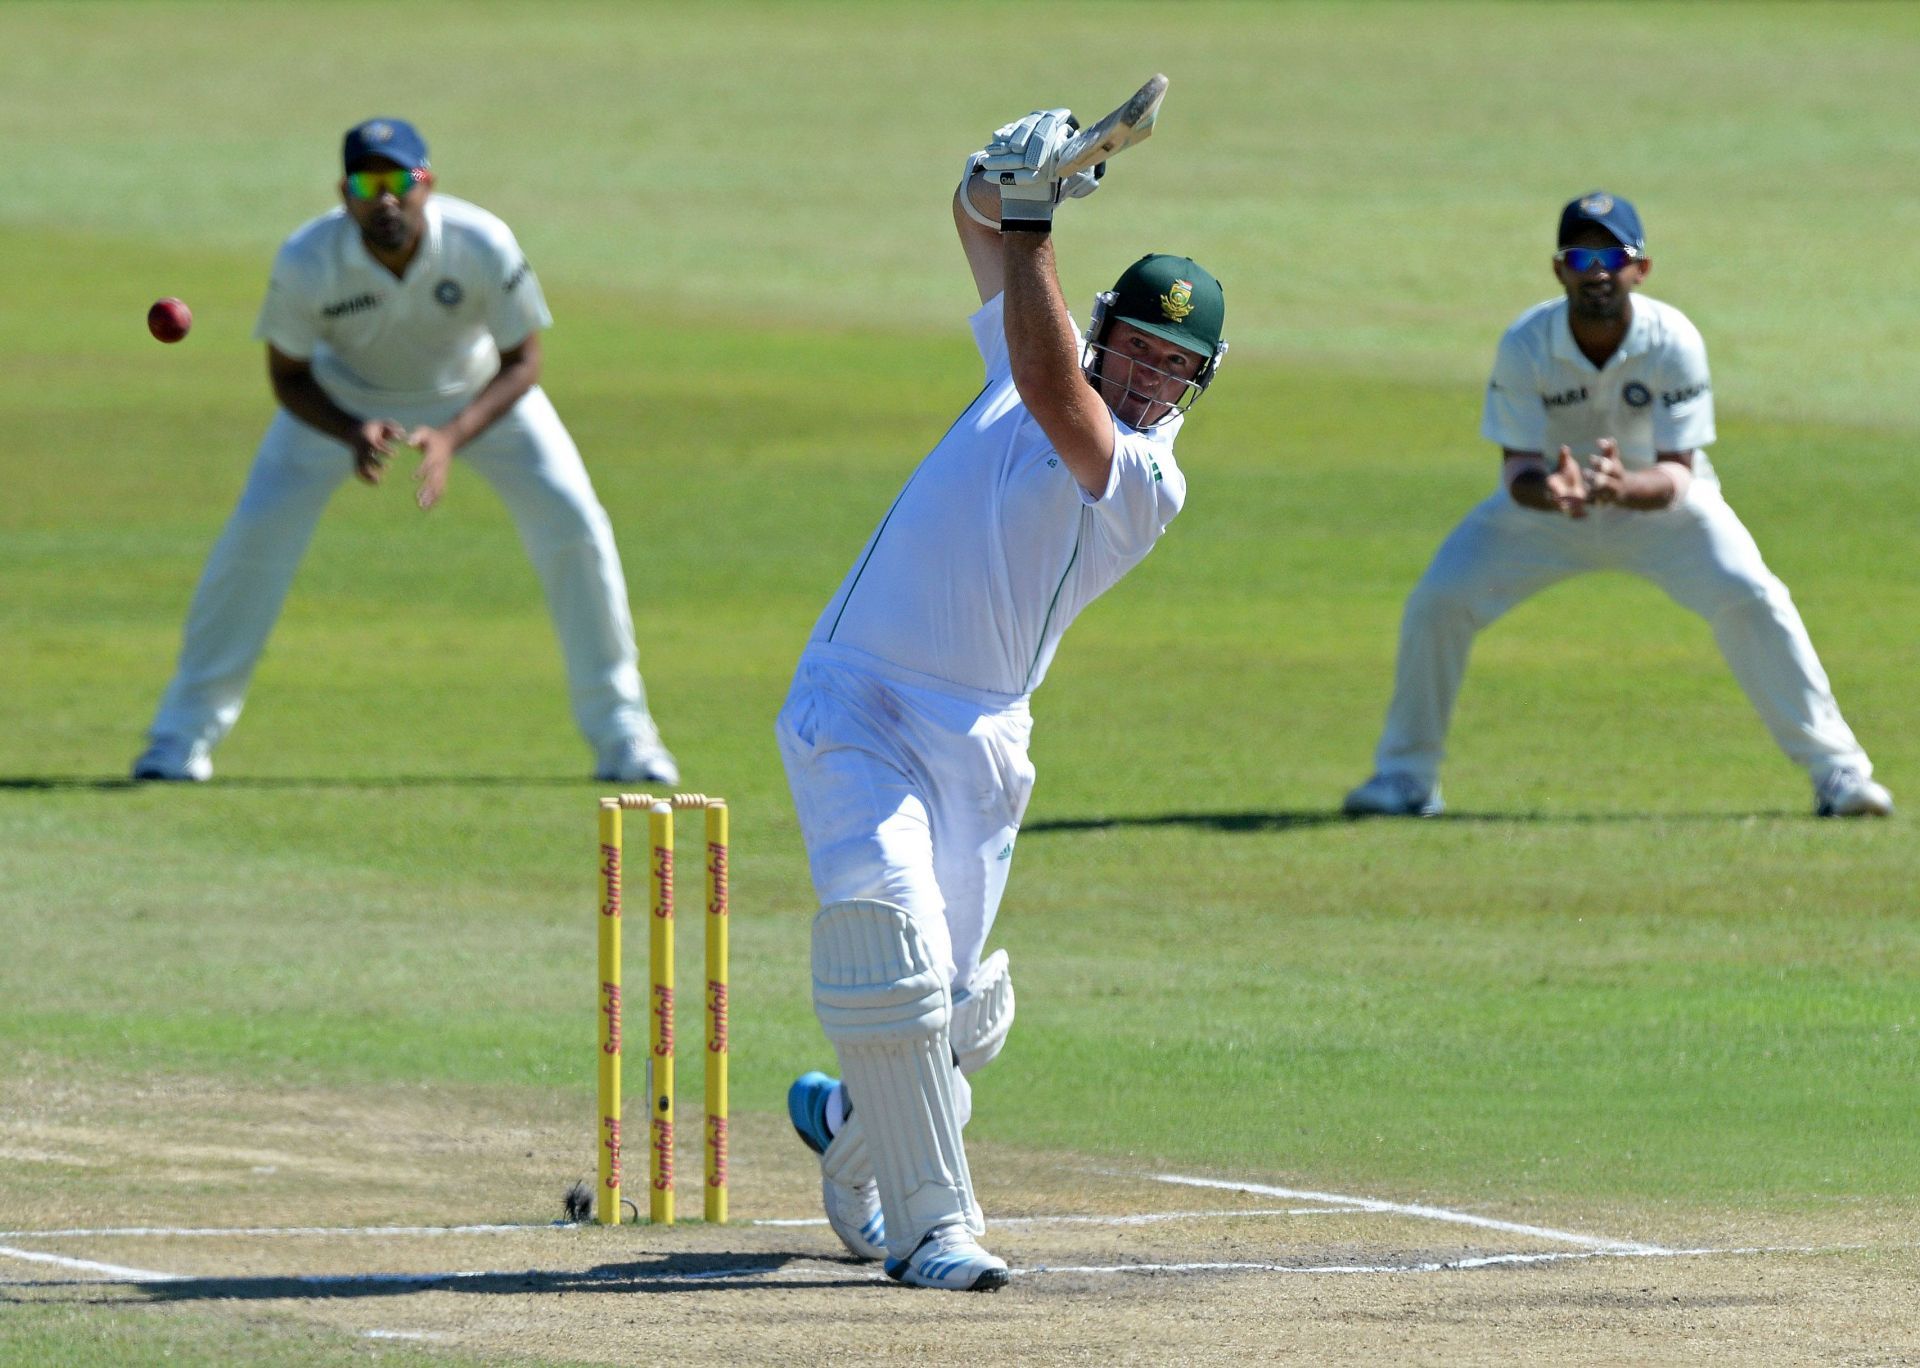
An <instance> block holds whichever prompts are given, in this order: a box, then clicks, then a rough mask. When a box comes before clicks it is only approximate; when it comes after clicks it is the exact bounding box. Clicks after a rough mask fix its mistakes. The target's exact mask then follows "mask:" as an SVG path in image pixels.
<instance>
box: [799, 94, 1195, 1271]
mask: <svg viewBox="0 0 1920 1368" xmlns="http://www.w3.org/2000/svg"><path fill="white" fill-rule="evenodd" d="M1102 126H1104V124H1103V125H1102ZM1075 129H1076V125H1075V123H1074V121H1073V119H1072V117H1071V115H1070V114H1069V112H1068V111H1067V110H1065V109H1048V110H1037V111H1035V112H1033V113H1031V114H1028V115H1027V116H1026V117H1025V118H1022V119H1018V120H1015V121H1014V122H1012V123H1009V124H1007V125H1005V126H1004V127H1002V128H1000V129H998V130H997V131H996V132H995V133H994V135H993V137H992V139H991V140H990V141H989V142H988V143H987V145H986V147H985V148H984V149H983V150H981V151H979V152H976V153H974V154H973V155H972V156H971V157H969V158H968V159H967V163H966V170H965V173H964V175H963V176H962V179H961V182H960V185H959V187H958V189H957V191H956V192H955V195H954V200H953V215H954V223H955V225H956V227H957V228H958V230H959V234H960V244H961V247H962V249H963V250H964V252H965V254H966V259H967V264H968V266H969V267H970V269H971V270H972V273H973V280H974V284H975V286H976V287H977V288H978V291H979V297H980V308H979V310H978V311H977V312H976V313H975V314H974V315H973V316H972V318H971V319H970V320H969V322H970V326H971V328H972V331H973V339H974V343H975V345H976V346H977V347H978V348H979V351H980V359H981V362H982V365H983V369H984V385H983V387H982V388H981V390H980V393H979V394H978V395H977V396H976V397H975V398H974V400H973V402H972V403H971V404H969V405H968V406H967V408H966V410H965V411H964V412H963V413H961V414H960V416H959V417H958V418H957V419H955V420H954V422H953V425H952V426H951V427H950V428H949V429H948V430H947V433H946V435H945V436H944V437H942V438H941V439H940V441H939V443H938V445H936V446H935V447H934V449H933V451H932V452H931V453H930V454H929V455H928V456H927V457H926V458H925V459H924V460H923V461H921V462H920V464H919V466H918V468H917V469H915V470H914V472H913V474H912V475H911V476H910V477H909V478H908V480H907V482H906V486H905V488H904V489H902V491H901V492H900V494H899V496H898V497H897V498H896V499H895V500H894V503H893V506H892V507H891V508H890V509H889V510H888V511H887V513H886V515H885V516H884V517H883V518H882V519H881V521H880V525H879V527H878V528H876V529H875V531H874V532H873V534H872V536H871V537H869V538H868V540H867V543H866V545H865V546H864V547H863V548H862V549H861V551H860V553H859V555H858V556H857V557H856V558H855V559H854V562H853V565H852V568H851V569H850V570H849V571H848V573H847V575H846V578H845V580H844V581H843V582H842V583H841V585H840V588H839V590H838V591H837V592H836V593H835V594H834V595H833V597H832V599H831V600H830V601H829V602H828V604H827V607H826V611H825V612H823V613H822V614H821V615H820V619H819V621H818V623H817V624H816V625H815V627H814V629H813V633H812V636H811V637H810V638H809V640H808V642H807V645H806V648H805V650H804V651H803V653H802V655H801V657H800V662H799V668H798V670H797V671H796V673H795V675H794V680H793V686H792V690H791V692H790V693H789V694H788V696H787V700H786V704H785V706H784V707H783V709H782V710H781V713H780V717H779V721H778V725H777V732H778V737H779V743H780V750H781V756H782V759H783V760H784V762H785V765H786V770H787V777H788V780H789V782H790V784H791V786H792V789H793V798H794V805H795V807H796V809H797V811H798V815H799V824H800V830H801V834H802V837H803V838H804V840H805V842H806V846H807V853H808V859H809V862H810V868H811V873H812V878H813V884H814V889H815V892H816V893H817V895H818V897H819V900H820V911H819V913H818V915H817V917H816V918H815V920H814V924H813V955H812V960H813V998H814V1009H815V1012H816V1014H817V1015H818V1017H819V1019H820V1025H821V1028H822V1029H823V1030H824V1032H825V1033H826V1036H827V1038H828V1040H830V1041H831V1042H832V1043H833V1046H834V1049H835V1051H836V1053H837V1054H838V1056H839V1062H840V1071H841V1075H842V1078H843V1079H844V1082H842V1081H838V1080H835V1079H833V1078H830V1077H828V1076H827V1075H826V1074H824V1073H808V1074H805V1075H803V1076H802V1077H801V1078H799V1079H798V1080H797V1081H796V1082H795V1083H794V1084H793V1086H792V1088H791V1090H790V1091H789V1094H788V1110H789V1113H790V1115H791V1118H792V1120H793V1123H794V1127H795V1129H796V1130H797V1131H798V1132H799V1134H800V1137H801V1139H802V1140H804V1141H805V1142H806V1143H807V1144H808V1146H809V1147H811V1148H812V1149H813V1150H814V1151H815V1152H817V1153H818V1154H819V1155H820V1163H821V1171H822V1178H823V1181H822V1194H823V1198H824V1201H825V1205H826V1214H827V1218H828V1220H829V1222H830V1224H831V1225H832V1227H833V1229H834V1231H835V1232H836V1233H837V1234H838V1235H839V1236H840V1238H841V1240H842V1241H843V1242H844V1243H845V1244H846V1246H847V1248H848V1249H850V1250H852V1251H853V1252H854V1253H855V1254H856V1255H859V1256H862V1257H866V1258H874V1259H884V1260H885V1268H886V1271H887V1273H888V1274H889V1275H890V1276H892V1277H893V1278H895V1279H896V1280H898V1281H900V1282H903V1283H906V1284H909V1285H912V1286H917V1287H934V1288H945V1289H950V1290H956V1291H992V1290H994V1289H997V1288H999V1287H1002V1286H1004V1285H1005V1284H1006V1282H1007V1278H1008V1272H1007V1265H1006V1263H1005V1262H1004V1261H1003V1260H1001V1259H999V1258H996V1257H995V1256H994V1255H992V1254H990V1253H988V1252H987V1251H986V1250H985V1249H984V1248H982V1247H981V1244H980V1240H981V1238H982V1237H983V1236H984V1235H985V1233H986V1223H985V1220H984V1218H983V1216H982V1214H981V1210H980V1207H979V1205H978V1203H977V1202H976V1201H975V1200H974V1193H973V1182H972V1179H971V1177H970V1175H969V1173H968V1168H967V1156H966V1150H965V1147H964V1146H963V1144H962V1143H961V1127H962V1126H964V1125H965V1124H966V1121H967V1118H968V1116H969V1114H970V1111H971V1091H970V1084H969V1081H968V1080H969V1077H970V1076H971V1075H973V1074H975V1073H977V1072H978V1071H979V1070H980V1069H981V1068H983V1067H984V1066H985V1065H987V1064H988V1063H990V1062H991V1061H992V1060H993V1058H994V1057H995V1056H996V1055H997V1054H998V1053H999V1051H1000V1049H1001V1047H1002V1045H1003V1044H1004V1043H1005V1041H1006V1037H1007V1031H1008V1028H1009V1026H1010V1025H1011V1024H1012V1020H1013V1007H1014V1001H1013V987H1012V982H1011V980H1010V978H1009V977H1008V966H1007V956H1006V952H1005V951H999V952H996V953H995V954H993V955H991V956H988V955H986V953H985V949H986V942H987V937H988V933H989V932H990V931H991V930H992V927H993V920H994V915H995V913H996V912H997V910H998V909H999V906H1000V899H1001V895H1002V893H1003V891H1004V890H1005V888H1006V882H1007V872H1008V869H1009V867H1010V864H1011V860H1012V857H1013V850H1014V843H1015V840H1016V838H1017V836H1018V833H1019V830H1020V822H1021V817H1022V815H1023V814H1024V812H1025V811H1026V806H1027V799H1028V797H1029V795H1030V794H1031V792H1032V787H1033V779H1034V770H1033V765H1032V764H1031V762H1030V761H1029V760H1028V756H1027V748H1028V741H1029V738H1030V735H1031V731H1032V726H1033V722H1032V715H1031V713H1030V712H1029V709H1028V701H1029V699H1030V698H1031V697H1032V695H1033V692H1034V690H1036V689H1037V688H1039V686H1040V683H1041V681H1042V680H1043V679H1044V678H1045V677H1046V673H1047V667H1048V665H1049V664H1050V663H1051V662H1052V660H1053V657H1054V652H1055V651H1056V650H1057V649H1058V648H1059V645H1060V638H1061V636H1062V635H1063V634H1064V633H1065V632H1066V630H1067V627H1068V625H1069V624H1070V623H1071V622H1072V621H1073V620H1074V618H1075V617H1076V616H1077V615H1078V614H1079V613H1080V611H1081V610H1082V609H1083V608H1085V607H1086V606H1087V605H1088V604H1089V603H1091V602H1092V601H1093V600H1094V599H1095V598H1097V597H1099V596H1100V594H1102V593H1103V592H1105V591H1106V590H1107V589H1108V588H1110V587H1111V586H1112V585H1113V584H1115V583H1116V582H1117V581H1118V580H1119V579H1120V578H1121V577H1122V576H1123V575H1125V574H1126V573H1127V572H1128V571H1129V570H1131V569H1132V568H1133V567H1134V566H1135V565H1137V564H1139V563H1140V561H1141V560H1142V559H1143V558H1144V557H1145V556H1146V554H1147V553H1148V552H1149V551H1150V550H1152V549H1153V545H1154V543H1155V541H1157V540H1158V539H1159V537H1160V535H1161V533H1163V532H1164V531H1165V530H1166V528H1167V525H1168V523H1170V522H1171V521H1172V520H1173V518H1174V515H1175V514H1177V513H1178V512H1179V511H1180V507H1181V504H1182V503H1183V501H1184V500H1185V497H1186V479H1185V477H1184V476H1183V475H1182V473H1181V470H1180V467H1179V465H1178V464H1177V463H1176V462H1175V460H1174V454H1173V448H1174V441H1175V439H1176V438H1177V437H1178V435H1179V432H1180V428H1181V424H1182V422H1183V421H1184V416H1185V412H1186V410H1187V408H1188V407H1189V406H1190V405H1191V404H1192V403H1193V402H1194V400H1195V399H1197V398H1198V397H1199V395H1200V394H1202V393H1203V392H1204V391H1205V390H1206V388H1207V386H1208V384H1209V382H1210V381H1211V380H1212V379H1213V376H1214V374H1215V372H1216V371H1217V369H1218V367H1219V364H1220V359H1221V357H1222V356H1223V355H1224V354H1225V352H1226V344H1225V343H1224V342H1222V341H1221V337H1220V334H1221V328H1222V324H1223V321H1224V318H1225V302H1224V298H1223V296H1222V292H1221V288H1220V284H1219V282H1218V281H1217V280H1215V279H1214V278H1213V277H1212V276H1211V275H1209V274H1208V273H1207V272H1206V271H1204V270H1203V269H1201V268H1200V267H1199V266H1197V265H1195V264H1194V263H1193V262H1192V261H1191V260H1188V259H1187V258H1185V257H1179V256H1163V255H1150V256H1145V257H1142V258H1141V259H1140V260H1139V261H1137V262H1135V263H1134V264H1133V265H1131V266H1129V267H1128V268H1127V269H1126V270H1125V271H1124V272H1123V273H1122V274H1121V276H1120V278H1119V280H1118V282H1116V283H1115V285H1114V287H1113V288H1112V289H1111V290H1110V291H1107V292H1105V293H1103V294H1101V295H1100V296H1098V298H1097V299H1096V300H1095V302H1094V306H1093V318H1092V325H1091V326H1090V327H1089V328H1088V329H1087V330H1086V332H1085V334H1084V336H1083V335H1082V334H1081V332H1080V330H1079V328H1078V325H1077V324H1076V323H1075V322H1074V320H1073V319H1072V317H1071V316H1069V314H1068V312H1067V307H1066V304H1065V303H1064V301H1063V300H1062V297H1061V291H1060V283H1059V279H1058V276H1057V275H1056V273H1055V267H1054V247H1053V238H1052V236H1051V229H1052V226H1053V216H1054V212H1055V210H1056V208H1057V207H1058V206H1059V205H1061V204H1063V203H1065V202H1066V201H1067V200H1070V199H1076V198H1082V197H1084V196H1086V195H1089V194H1091V193H1092V192H1093V191H1094V190H1095V189H1096V188H1098V185H1099V177H1100V171H1101V170H1103V169H1104V167H1101V168H1096V169H1088V170H1081V171H1075V172H1072V173H1071V174H1065V175H1062V174H1060V172H1059V168H1060V166H1061V156H1062V149H1063V148H1065V147H1066V146H1067V145H1068V144H1069V142H1070V140H1071V139H1072V138H1073V136H1074V133H1075Z"/></svg>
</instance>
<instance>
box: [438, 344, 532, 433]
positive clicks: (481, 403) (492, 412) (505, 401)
mask: <svg viewBox="0 0 1920 1368" xmlns="http://www.w3.org/2000/svg"><path fill="white" fill-rule="evenodd" d="M539 379H540V361H539V358H538V357H535V356H521V357H518V358H514V359H507V358H504V357H503V358H502V364H501V366H500V369H499V370H497V371H495V372H494V374H493V379H491V380H489V381H487V383H486V384H485V385H484V386H482V387H481V389H480V392H479V393H478V394H476V395H474V396H473V399H472V401H471V402H470V403H468V405H467V406H466V407H465V408H463V409H461V410H460V412H458V413H456V414H455V415H454V416H453V417H452V418H451V419H449V420H448V422H447V424H446V427H445V431H446V433H447V435H448V436H449V437H451V438H452V439H453V445H454V447H455V448H456V449H457V448H459V447H463V446H465V445H466V444H467V443H468V442H470V441H472V440H473V439H474V438H475V437H478V436H479V435H480V434H481V433H483V432H485V431H486V430H487V429H488V428H490V427H492V426H493V425H494V423H495V422H497V421H498V420H499V419H500V416H501V415H502V414H504V413H506V411H507V410H508V409H510V408H512V407H513V406H514V405H515V404H517V403H519V402H520V401H521V400H522V399H523V398H525V397H526V394H527V391H528V390H530V389H532V388H533V387H534V385H535V384H536V383H537V382H538V381H539Z"/></svg>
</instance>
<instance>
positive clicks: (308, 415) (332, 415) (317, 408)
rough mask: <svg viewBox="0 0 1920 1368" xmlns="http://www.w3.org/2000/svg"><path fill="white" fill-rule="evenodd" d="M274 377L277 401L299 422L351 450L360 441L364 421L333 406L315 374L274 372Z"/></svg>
mask: <svg viewBox="0 0 1920 1368" xmlns="http://www.w3.org/2000/svg"><path fill="white" fill-rule="evenodd" d="M270 376H271V379H272V382H273V397H274V398H275V399H277V400H279V401H280V407H281V408H283V409H285V410H286V411H287V412H288V413H291V414H292V415H293V416H294V417H295V418H298V419H299V420H300V421H301V422H303V423H305V424H306V425H307V426H308V427H310V428H312V429H314V430H315V431H316V432H320V433H323V434H325V435H326V436H328V437H331V438H333V439H334V440H335V441H337V442H342V443H345V444H346V445H348V446H352V445H353V443H354V442H355V441H356V440H357V439H358V438H359V435H360V420H359V419H358V418H356V417H354V416H353V415H352V414H351V413H348V412H347V411H346V410H345V409H343V408H341V407H340V406H339V405H338V404H336V403H334V402H333V398H332V396H331V395H329V394H328V393H327V392H326V391H325V390H323V389H321V388H320V382H319V381H318V380H315V379H314V378H313V372H312V371H306V370H302V371H271V372H270Z"/></svg>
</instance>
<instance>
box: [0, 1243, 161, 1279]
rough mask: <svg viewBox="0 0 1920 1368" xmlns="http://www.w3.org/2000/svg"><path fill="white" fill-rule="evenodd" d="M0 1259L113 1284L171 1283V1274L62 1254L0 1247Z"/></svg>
mask: <svg viewBox="0 0 1920 1368" xmlns="http://www.w3.org/2000/svg"><path fill="white" fill-rule="evenodd" d="M0 1258H6V1259H21V1260H24V1261H25V1262H27V1263H48V1264H54V1265H57V1266H58V1267H60V1268H71V1269H73V1270H75V1271H76V1272H81V1273H103V1274H105V1275H106V1276H107V1277H108V1278H110V1279H112V1280H113V1281H114V1282H128V1283H146V1282H173V1281H175V1280H176V1277H177V1275H176V1274H173V1273H155V1272H154V1271H153V1270H151V1269H147V1268H124V1267H122V1266H121V1265H119V1264H109V1263H96V1262H94V1261H93V1260H92V1259H69V1258H68V1257H67V1256H66V1255H64V1254H43V1253H41V1252H40V1251H39V1250H34V1249H9V1248H8V1247H7V1246H5V1245H0Z"/></svg>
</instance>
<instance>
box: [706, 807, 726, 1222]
mask: <svg viewBox="0 0 1920 1368" xmlns="http://www.w3.org/2000/svg"><path fill="white" fill-rule="evenodd" d="M706 930H707V1063H706V1070H705V1074H706V1088H707V1098H706V1101H707V1172H706V1188H705V1192H706V1218H707V1221H708V1222H709V1223H710V1224H713V1225H718V1224H720V1223H721V1222H723V1221H725V1220H726V1219H727V972H728V971H727V806H726V804H725V803H721V802H715V803H710V804H709V805H708V807H707V927H706Z"/></svg>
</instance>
